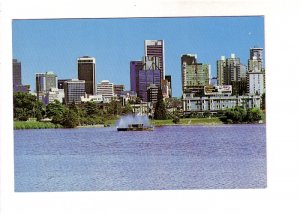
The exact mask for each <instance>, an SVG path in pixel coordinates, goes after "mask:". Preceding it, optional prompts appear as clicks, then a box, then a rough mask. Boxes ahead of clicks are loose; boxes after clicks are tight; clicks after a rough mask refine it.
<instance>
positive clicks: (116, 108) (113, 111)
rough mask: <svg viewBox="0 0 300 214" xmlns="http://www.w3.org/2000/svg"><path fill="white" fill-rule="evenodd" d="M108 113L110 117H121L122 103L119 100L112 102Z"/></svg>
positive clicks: (108, 107)
mask: <svg viewBox="0 0 300 214" xmlns="http://www.w3.org/2000/svg"><path fill="white" fill-rule="evenodd" d="M107 112H108V114H110V115H119V114H121V112H122V106H121V103H120V102H119V101H117V100H112V101H111V102H110V103H109V104H108V106H107Z"/></svg>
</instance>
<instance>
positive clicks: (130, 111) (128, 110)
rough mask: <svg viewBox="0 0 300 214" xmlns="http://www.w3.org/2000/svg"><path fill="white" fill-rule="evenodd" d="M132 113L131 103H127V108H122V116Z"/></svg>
mask: <svg viewBox="0 0 300 214" xmlns="http://www.w3.org/2000/svg"><path fill="white" fill-rule="evenodd" d="M130 113H132V107H131V105H130V104H129V103H126V104H125V106H123V108H122V114H123V115H124V114H130Z"/></svg>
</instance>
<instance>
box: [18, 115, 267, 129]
mask: <svg viewBox="0 0 300 214" xmlns="http://www.w3.org/2000/svg"><path fill="white" fill-rule="evenodd" d="M191 119H194V118H191ZM189 121H191V120H189ZM189 121H188V123H177V124H175V123H173V122H172V123H170V121H169V120H166V121H164V122H162V121H153V122H151V125H152V126H154V127H162V126H218V125H224V126H226V125H247V124H266V123H265V122H262V123H232V124H226V123H223V122H221V121H214V122H213V121H211V122H208V121H205V122H204V121H202V122H200V121H197V122H195V121H193V122H192V121H191V122H189ZM15 122H16V121H15ZM185 122H186V121H185ZM17 123H19V125H16V124H14V130H26V129H64V128H63V127H60V126H55V124H52V123H43V122H40V123H37V122H35V125H34V126H32V122H20V121H17ZM27 124H28V126H26V125H27ZM111 127H117V126H116V125H115V124H95V125H81V126H77V127H75V128H74V129H76V128H87V129H88V128H111Z"/></svg>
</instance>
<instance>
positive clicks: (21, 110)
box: [13, 92, 43, 121]
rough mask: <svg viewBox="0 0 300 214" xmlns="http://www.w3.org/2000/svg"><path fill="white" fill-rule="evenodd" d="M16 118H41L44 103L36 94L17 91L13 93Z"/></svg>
mask: <svg viewBox="0 0 300 214" xmlns="http://www.w3.org/2000/svg"><path fill="white" fill-rule="evenodd" d="M13 101H14V118H15V119H16V120H24V121H26V120H28V118H37V119H38V120H40V119H41V118H42V113H43V103H42V102H40V101H38V100H37V99H36V97H35V96H34V95H31V94H29V93H24V92H17V93H14V95H13Z"/></svg>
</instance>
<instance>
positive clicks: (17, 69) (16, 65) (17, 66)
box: [13, 59, 22, 86]
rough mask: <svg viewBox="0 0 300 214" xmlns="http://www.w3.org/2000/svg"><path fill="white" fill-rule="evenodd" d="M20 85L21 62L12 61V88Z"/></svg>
mask: <svg viewBox="0 0 300 214" xmlns="http://www.w3.org/2000/svg"><path fill="white" fill-rule="evenodd" d="M17 85H22V73H21V62H19V61H18V60H17V59H13V86H17Z"/></svg>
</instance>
